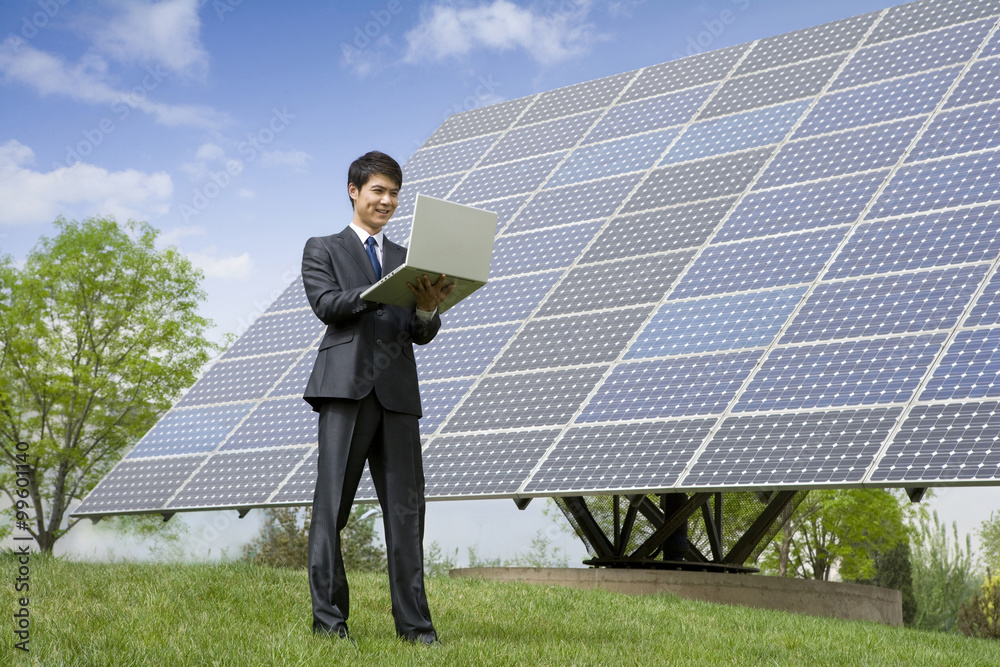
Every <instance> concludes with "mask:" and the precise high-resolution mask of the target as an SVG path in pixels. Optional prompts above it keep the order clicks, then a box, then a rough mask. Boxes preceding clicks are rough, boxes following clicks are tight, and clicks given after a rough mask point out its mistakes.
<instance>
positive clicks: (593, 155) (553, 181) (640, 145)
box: [545, 129, 677, 188]
mask: <svg viewBox="0 0 1000 667" xmlns="http://www.w3.org/2000/svg"><path fill="white" fill-rule="evenodd" d="M676 136H677V130H676V129H672V130H663V131H660V132H654V133H652V134H639V135H635V136H632V137H626V138H624V139H616V140H614V141H607V142H604V143H600V144H593V145H589V146H585V147H583V148H579V149H577V150H575V151H573V154H572V155H571V156H570V157H569V158H568V159H567V160H566V162H565V163H564V164H563V165H562V166H561V167H559V170H558V171H557V172H556V173H555V174H554V175H553V176H552V178H550V179H549V181H548V182H547V183H546V184H545V187H547V188H553V187H556V186H559V185H567V184H569V183H579V182H580V181H589V180H593V179H595V178H603V177H604V176H613V175H615V174H625V173H628V172H630V171H645V170H646V169H649V168H650V167H651V166H653V164H654V163H655V162H656V161H657V159H659V157H660V156H661V155H662V154H663V151H665V150H666V148H667V146H669V145H670V142H671V141H673V140H674V137H676ZM636 180H638V178H636Z"/></svg>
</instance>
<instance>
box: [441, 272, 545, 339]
mask: <svg viewBox="0 0 1000 667" xmlns="http://www.w3.org/2000/svg"><path fill="white" fill-rule="evenodd" d="M562 274H563V272H562V271H561V270H556V271H545V272H544V273H533V274H531V275H528V276H520V277H513V278H498V279H496V280H494V279H492V278H491V279H490V281H489V282H488V283H486V285H484V286H483V287H480V288H479V289H478V290H477V291H476V292H474V293H473V294H472V296H470V297H467V298H466V299H464V300H463V301H461V302H459V303H458V305H456V306H455V307H454V308H452V309H451V310H449V311H448V315H447V321H446V323H445V326H446V327H447V328H449V329H453V328H456V327H462V326H468V325H471V324H494V323H496V322H513V321H517V320H523V319H524V318H526V317H527V316H528V315H529V314H530V313H531V311H533V310H534V309H535V308H536V307H537V306H538V304H539V303H541V301H542V299H543V298H544V297H545V295H546V294H548V292H549V290H550V289H552V286H553V285H555V283H556V280H558V279H559V277H560V276H561V275H562Z"/></svg>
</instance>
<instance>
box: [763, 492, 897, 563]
mask: <svg viewBox="0 0 1000 667" xmlns="http://www.w3.org/2000/svg"><path fill="white" fill-rule="evenodd" d="M913 512H914V510H913V509H912V508H911V507H910V503H909V501H908V500H907V498H906V497H905V496H904V495H903V494H901V493H898V492H894V491H887V490H884V489H841V490H826V489H824V490H818V491H811V492H810V493H809V495H808V496H806V498H805V500H803V501H802V503H801V504H800V505H799V506H798V508H796V510H795V512H794V513H793V514H792V516H791V517H789V520H788V521H787V522H786V523H785V525H784V526H783V527H782V529H781V530H780V531H779V532H778V534H777V535H776V536H775V539H774V541H773V542H772V543H771V545H770V546H769V547H768V549H767V551H766V552H765V553H764V555H763V558H762V561H761V564H762V567H763V569H764V570H766V571H769V572H775V573H777V574H778V575H779V576H789V575H791V576H795V577H799V578H801V579H819V580H822V581H828V580H829V579H830V577H831V575H832V574H833V573H834V571H836V572H837V573H838V574H839V575H840V577H841V578H842V579H848V580H858V579H870V578H872V577H874V576H875V573H876V567H875V555H876V554H877V553H879V552H885V551H888V550H890V549H892V548H894V547H895V546H896V545H898V544H901V543H905V542H906V541H907V539H908V534H909V529H908V523H907V519H908V518H909V517H910V516H912V514H913Z"/></svg>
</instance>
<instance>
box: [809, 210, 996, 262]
mask: <svg viewBox="0 0 1000 667" xmlns="http://www.w3.org/2000/svg"><path fill="white" fill-rule="evenodd" d="M998 253H1000V206H998V205H996V204H991V205H989V206H974V207H971V208H963V209H958V210H954V211H943V212H939V213H929V214H924V215H916V216H906V217H903V218H898V219H895V220H886V221H881V222H871V223H866V224H863V225H860V226H859V227H858V229H857V231H856V232H855V233H854V235H853V236H851V238H850V239H849V240H848V242H847V243H846V244H845V245H844V248H843V250H842V251H841V252H840V254H839V255H838V256H837V259H836V260H835V261H834V262H833V264H832V265H831V266H830V269H829V271H828V272H827V277H828V278H848V277H854V276H863V275H871V274H874V273H888V272H890V271H908V270H912V269H925V268H930V267H932V266H944V265H947V264H961V263H963V262H982V261H985V260H992V259H993V258H995V257H996V256H997V254H998Z"/></svg>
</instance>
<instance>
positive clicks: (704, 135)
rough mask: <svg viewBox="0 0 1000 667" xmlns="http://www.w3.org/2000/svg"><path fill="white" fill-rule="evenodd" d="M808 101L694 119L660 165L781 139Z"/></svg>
mask: <svg viewBox="0 0 1000 667" xmlns="http://www.w3.org/2000/svg"><path fill="white" fill-rule="evenodd" d="M806 106H808V103H807V102H792V103H790V104H783V105H781V106H777V107H769V108H767V109H759V110H757V111H748V112H746V113H741V114H737V115H735V116H726V117H725V118H718V119H715V120H707V121H702V122H700V123H695V124H694V125H692V126H691V127H689V128H688V129H687V131H686V132H684V134H683V136H682V137H681V138H680V139H679V140H678V141H677V143H675V144H674V145H673V146H672V147H671V149H670V152H669V153H667V155H666V156H665V157H664V158H663V160H661V161H660V164H661V165H665V164H674V163H677V162H686V161H687V160H694V159H697V158H700V157H709V156H711V155H719V154H721V153H731V152H734V151H739V150H743V149H745V148H754V147H756V146H766V145H767V144H773V143H776V142H778V141H780V140H781V139H782V138H783V137H784V136H785V135H786V134H788V131H789V130H790V129H792V125H794V124H795V121H796V120H798V118H799V116H801V115H802V112H803V111H805V109H806Z"/></svg>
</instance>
